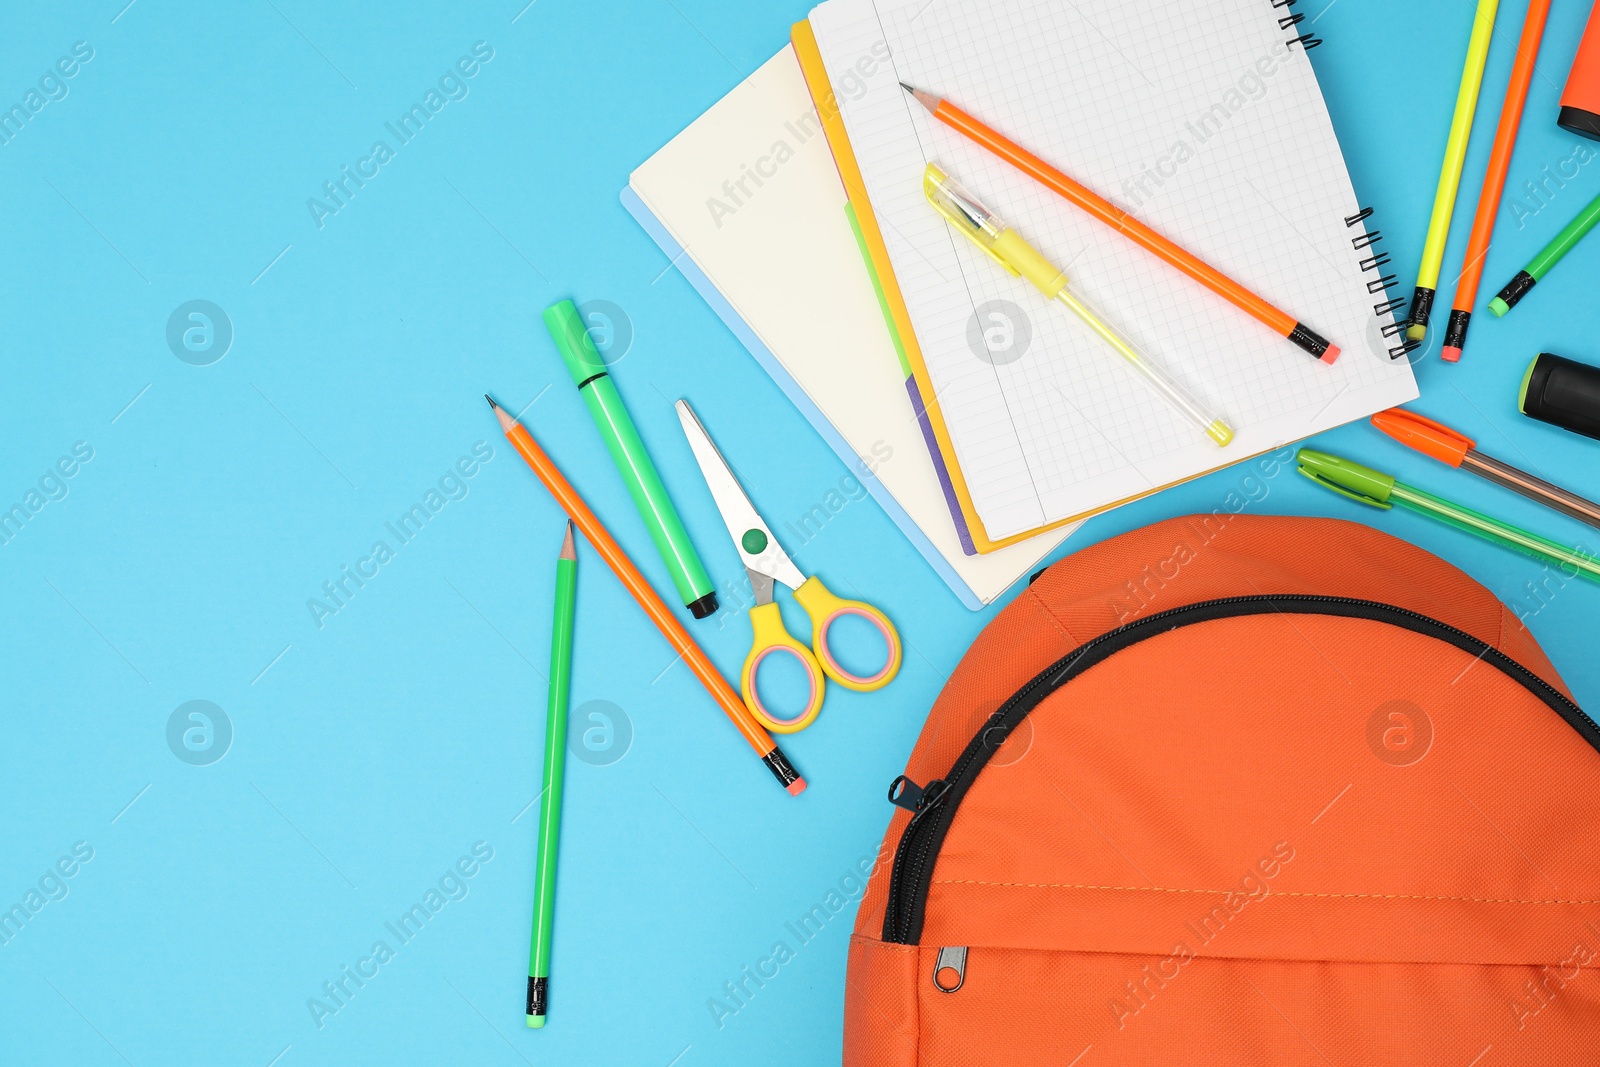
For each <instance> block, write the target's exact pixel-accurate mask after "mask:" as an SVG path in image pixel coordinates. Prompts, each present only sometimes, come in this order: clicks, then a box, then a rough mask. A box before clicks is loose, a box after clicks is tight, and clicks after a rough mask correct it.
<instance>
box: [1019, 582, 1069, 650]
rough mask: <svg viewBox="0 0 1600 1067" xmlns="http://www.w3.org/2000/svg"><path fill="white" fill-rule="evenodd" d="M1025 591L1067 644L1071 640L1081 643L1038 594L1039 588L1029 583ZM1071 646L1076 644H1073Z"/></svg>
mask: <svg viewBox="0 0 1600 1067" xmlns="http://www.w3.org/2000/svg"><path fill="white" fill-rule="evenodd" d="M1027 591H1028V595H1029V596H1031V597H1032V598H1033V602H1034V603H1035V604H1037V605H1039V610H1040V611H1042V612H1044V617H1045V618H1046V619H1048V620H1049V621H1050V625H1051V626H1054V627H1055V628H1056V629H1057V630H1059V631H1060V632H1061V636H1062V637H1065V638H1066V639H1067V641H1068V643H1069V644H1070V643H1072V642H1077V644H1080V645H1081V644H1082V643H1083V642H1081V641H1078V639H1077V637H1076V636H1074V635H1073V633H1072V631H1071V630H1069V629H1067V627H1066V625H1065V624H1064V623H1063V622H1062V621H1061V620H1060V619H1058V618H1057V617H1056V613H1055V609H1054V608H1052V607H1051V606H1050V605H1049V604H1046V603H1045V602H1044V597H1042V596H1040V595H1039V590H1037V589H1035V588H1034V587H1033V586H1031V585H1030V586H1028V590H1027ZM1073 647H1076V646H1075V645H1074V646H1073Z"/></svg>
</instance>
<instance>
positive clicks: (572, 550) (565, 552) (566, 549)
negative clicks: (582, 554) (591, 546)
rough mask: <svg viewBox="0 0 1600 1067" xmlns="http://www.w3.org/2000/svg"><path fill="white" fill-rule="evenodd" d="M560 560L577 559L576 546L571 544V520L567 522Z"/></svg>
mask: <svg viewBox="0 0 1600 1067" xmlns="http://www.w3.org/2000/svg"><path fill="white" fill-rule="evenodd" d="M561 558H562V559H577V558H578V550H577V548H576V546H574V545H573V543H572V520H571V519H568V520H567V536H566V539H565V540H563V541H562V542H561Z"/></svg>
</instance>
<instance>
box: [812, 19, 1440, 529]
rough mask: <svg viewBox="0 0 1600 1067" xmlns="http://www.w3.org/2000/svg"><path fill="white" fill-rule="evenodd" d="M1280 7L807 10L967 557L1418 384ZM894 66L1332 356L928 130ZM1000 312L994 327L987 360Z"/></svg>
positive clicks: (1333, 422) (1368, 234)
mask: <svg viewBox="0 0 1600 1067" xmlns="http://www.w3.org/2000/svg"><path fill="white" fill-rule="evenodd" d="M1292 6H1293V0H1204V2H1194V3H1184V4H1154V5H1149V4H1128V3H1126V0H1074V2H1073V3H1069V4H1062V3H1055V2H1048V0H1001V2H996V3H975V2H959V0H948V2H945V3H940V4H929V3H928V2H927V0H830V2H828V3H825V4H823V5H822V6H820V7H818V8H816V9H815V10H814V11H812V13H811V16H810V19H809V24H808V25H809V31H808V29H807V24H802V25H801V26H800V27H797V28H796V33H795V35H794V40H795V44H796V49H797V52H798V54H799V55H800V59H801V63H802V67H805V68H808V69H807V73H808V80H813V79H812V78H811V73H812V70H811V69H810V67H811V65H810V64H808V51H810V52H811V53H812V58H814V59H815V60H816V64H817V65H820V68H821V69H822V71H823V72H824V75H825V77H826V80H827V83H828V85H827V89H828V92H827V94H826V95H827V96H829V97H831V99H832V100H833V101H836V103H837V109H838V115H839V117H840V119H841V120H842V126H843V129H844V131H845V132H846V134H847V136H848V144H847V145H844V146H843V149H844V150H843V151H841V144H840V143H838V142H833V148H834V154H835V158H836V161H837V162H838V164H839V167H840V170H841V172H842V173H843V174H844V176H845V184H846V187H847V188H849V189H851V195H852V202H854V203H855V206H856V209H857V213H858V215H859V216H860V218H861V224H862V228H863V230H864V231H865V232H866V237H867V244H868V246H869V248H874V247H875V249H876V251H877V252H880V253H881V261H880V262H878V264H877V265H878V271H879V275H880V279H881V280H882V283H883V287H884V290H885V294H886V297H887V299H888V301H889V303H890V305H891V309H892V310H893V311H894V312H895V315H896V319H897V321H900V322H901V324H902V331H901V332H902V339H903V340H904V341H905V347H906V354H907V358H908V361H909V362H910V364H911V366H912V370H913V374H914V377H915V379H916V384H917V386H918V387H919V389H920V390H921V393H922V399H923V401H924V405H925V407H926V410H927V413H928V417H929V420H930V422H931V423H932V425H933V428H934V436H935V438H936V440H937V442H938V445H939V448H940V450H941V451H942V452H943V454H944V458H945V460H946V461H947V463H948V465H949V466H950V467H951V468H952V479H951V480H952V483H953V484H954V485H955V487H956V494H955V495H956V497H957V499H958V504H959V507H958V512H959V517H960V519H961V520H963V521H965V523H966V525H967V526H968V528H969V530H970V531H971V534H972V540H973V541H974V542H975V543H976V546H977V547H978V549H979V550H980V551H989V550H992V549H994V548H996V547H998V546H1000V545H1002V544H1004V543H1006V542H1008V541H1009V540H1011V539H1014V538H1016V537H1019V536H1026V535H1028V534H1032V533H1037V532H1038V531H1039V530H1041V529H1046V528H1049V527H1051V526H1055V525H1058V524H1062V523H1066V522H1070V521H1073V520H1075V519H1081V518H1083V517H1084V516H1086V515H1089V514H1093V513H1095V512H1098V511H1102V510H1105V509H1107V508H1110V507H1114V506H1116V505H1117V504H1119V503H1124V502H1126V501H1128V500H1130V499H1134V498H1137V497H1139V496H1142V495H1145V494H1147V493H1150V492H1154V491H1156V490H1158V489H1160V488H1163V487H1165V486H1168V485H1171V484H1175V483H1177V482H1180V481H1184V480H1186V479H1189V478H1193V477H1196V476H1199V475H1201V474H1204V473H1206V472H1207V471H1210V470H1213V469H1216V468H1218V467H1221V466H1224V465H1227V464H1229V463H1234V462H1237V461H1239V460H1241V459H1244V458H1246V457H1248V456H1250V455H1252V454H1256V453H1260V452H1264V451H1267V450H1270V449H1273V448H1276V447H1279V446H1281V445H1283V444H1286V443H1288V442H1290V441H1294V440H1297V439H1299V438H1302V437H1306V436H1309V435H1311V434H1314V433H1317V432H1319V431H1321V430H1325V429H1329V428H1331V427H1334V426H1337V425H1340V424H1342V423H1345V422H1349V421H1352V420H1354V419H1359V418H1362V417H1364V416H1366V415H1370V414H1371V413H1373V412H1375V411H1379V410H1382V409H1383V408H1387V407H1391V406H1393V405H1395V404H1400V403H1404V402H1406V401H1408V400H1411V399H1414V398H1415V397H1416V395H1417V391H1416V384H1415V381H1414V379H1413V378H1412V375H1411V370H1410V366H1409V364H1408V363H1407V362H1406V361H1405V360H1403V359H1398V358H1396V357H1397V356H1400V355H1403V354H1404V350H1403V348H1402V347H1401V344H1400V342H1399V341H1398V340H1397V339H1396V337H1395V334H1396V332H1397V330H1398V326H1397V325H1396V323H1395V322H1394V316H1393V310H1394V307H1393V304H1392V302H1391V300H1390V297H1389V293H1388V291H1387V287H1388V286H1389V285H1392V283H1393V279H1392V278H1389V277H1388V276H1387V275H1385V274H1384V273H1383V269H1382V268H1383V263H1382V261H1383V255H1382V253H1381V252H1380V251H1378V250H1377V247H1376V246H1377V243H1378V242H1380V241H1381V239H1382V238H1381V234H1380V233H1378V232H1377V231H1376V230H1375V229H1372V228H1370V227H1371V218H1370V213H1368V212H1366V211H1365V210H1364V209H1363V208H1362V207H1361V206H1360V204H1359V203H1358V201H1357V198H1356V195H1355V192H1354V190H1353V189H1352V187H1351V183H1350V178H1349V174H1348V172H1347V171H1346V169H1345V166H1344V161H1343V157H1342V155H1341V153H1340V150H1339V143H1338V140H1337V138H1336V137H1335V135H1334V131H1333V127H1332V124H1331V122H1330V120H1329V117H1328V111H1327V108H1326V105H1325V104H1324V102H1323V99H1322V94H1321V90H1320V88H1319V87H1318V85H1317V80H1316V75H1315V74H1314V72H1313V71H1312V69H1311V65H1310V62H1309V60H1308V59H1307V57H1306V54H1305V49H1306V48H1307V47H1308V46H1310V45H1313V44H1315V43H1316V40H1315V38H1314V37H1312V36H1311V35H1309V34H1306V33H1303V32H1301V31H1302V27H1301V26H1300V25H1298V24H1297V23H1298V22H1299V19H1300V16H1299V15H1298V14H1297V13H1295V12H1293V10H1292ZM812 34H814V45H813V42H812V41H811V40H808V38H810V37H811V35H812ZM901 82H906V83H909V84H912V85H916V86H918V87H921V88H926V89H929V90H931V91H933V92H935V93H936V94H939V95H943V96H945V97H947V98H949V99H950V100H951V101H952V102H953V103H955V104H957V105H958V106H961V107H962V108H964V109H965V110H967V111H969V112H971V113H972V114H974V115H975V116H976V117H978V118H979V119H981V120H982V121H984V122H986V123H988V124H989V125H990V126H992V127H994V128H995V129H997V130H1000V131H1001V132H1002V133H1004V134H1006V135H1007V136H1009V137H1011V138H1013V139H1014V140H1016V141H1018V142H1019V143H1021V144H1023V145H1025V146H1027V147H1028V148H1030V149H1031V150H1032V151H1034V152H1036V153H1038V154H1039V155H1041V156H1043V157H1044V158H1045V159H1047V160H1049V161H1051V162H1053V163H1055V164H1056V165H1058V166H1060V167H1061V168H1062V169H1063V170H1065V171H1067V173H1069V174H1071V175H1072V176H1073V177H1074V178H1076V179H1077V180H1078V181H1080V182H1083V183H1084V184H1086V185H1088V186H1090V187H1091V188H1093V189H1095V190H1096V191H1097V192H1099V193H1100V194H1101V195H1102V196H1105V197H1107V198H1108V199H1111V200H1112V201H1113V202H1115V203H1116V204H1117V205H1118V206H1119V207H1122V208H1123V209H1125V210H1127V211H1129V212H1131V213H1132V214H1134V215H1136V216H1137V217H1138V218H1140V219H1141V220H1143V221H1144V222H1146V223H1147V224H1149V225H1151V226H1153V227H1154V228H1155V229H1156V230H1158V231H1160V232H1162V233H1164V234H1166V235H1167V236H1168V237H1170V238H1172V239H1173V240H1175V241H1177V242H1178V243H1179V244H1181V245H1183V246H1184V247H1185V248H1187V249H1189V250H1190V251H1192V252H1194V253H1195V254H1197V255H1199V256H1200V257H1201V258H1203V259H1205V260H1207V261H1209V262H1210V263H1212V264H1213V265H1215V266H1216V267H1218V268H1219V269H1221V270H1222V271H1224V272H1225V273H1227V274H1228V275H1229V276H1231V277H1233V278H1235V279H1237V280H1238V281H1240V282H1242V283H1243V284H1245V285H1246V286H1248V287H1249V288H1251V289H1252V290H1254V291H1255V292H1257V293H1259V294H1260V295H1262V296H1263V297H1265V298H1266V299H1267V300H1269V301H1271V302H1272V303H1274V304H1275V305H1277V306H1278V307H1280V308H1283V309H1284V310H1285V311H1288V312H1289V313H1290V314H1291V315H1294V316H1295V317H1296V318H1298V319H1299V320H1301V321H1303V322H1305V323H1306V324H1307V325H1309V326H1311V327H1312V328H1313V329H1316V330H1318V331H1319V332H1321V333H1322V334H1323V335H1324V336H1326V337H1328V338H1330V339H1331V340H1332V341H1333V342H1334V343H1335V344H1338V345H1340V346H1341V348H1342V349H1343V353H1344V354H1343V355H1342V357H1341V358H1340V360H1339V361H1338V363H1337V364H1335V365H1334V366H1332V367H1329V366H1327V365H1325V364H1321V363H1318V362H1316V361H1315V360H1312V359H1310V358H1309V357H1307V356H1306V355H1305V354H1304V353H1302V352H1300V351H1299V350H1298V349H1296V348H1294V347H1293V346H1292V345H1290V344H1289V343H1288V342H1287V341H1286V340H1285V339H1283V338H1282V337H1279V336H1277V335H1275V334H1274V333H1273V332H1272V331H1271V330H1270V329H1268V328H1266V327H1265V326H1263V325H1262V324H1260V323H1259V322H1257V321H1256V320H1255V319H1253V318H1251V317H1249V316H1248V315H1246V314H1245V313H1244V312H1242V311H1240V310H1238V309H1237V308H1235V307H1233V306H1232V305H1231V304H1228V303H1226V302H1224V301H1223V300H1221V299H1220V298H1219V297H1217V296H1216V295H1215V294H1213V293H1211V292H1210V291H1209V290H1207V289H1205V288H1204V287H1202V286H1201V285H1200V284H1199V283H1197V282H1194V281H1192V280H1190V279H1189V278H1187V277H1186V276H1184V275H1182V274H1180V273H1179V272H1178V271H1177V270H1175V269H1174V268H1172V267H1171V266H1169V265H1168V264H1166V263H1165V262H1163V261H1162V260H1160V259H1158V258H1156V257H1155V256H1153V255H1152V254H1150V253H1147V252H1145V251H1144V250H1142V249H1140V248H1138V247H1137V246H1135V245H1134V244H1132V242H1130V241H1129V240H1127V239H1126V238H1124V237H1122V236H1121V235H1119V234H1117V233H1115V232H1113V231H1112V230H1111V229H1109V228H1108V227H1106V226H1104V225H1102V224H1101V223H1099V222H1097V221H1095V220H1093V219H1091V218H1089V217H1088V216H1087V215H1085V214H1083V213H1082V212H1080V211H1078V210H1077V209H1076V208H1074V207H1072V206H1071V205H1069V204H1067V203H1066V202H1065V201H1063V200H1061V199H1060V198H1058V197H1056V196H1055V195H1054V194H1053V193H1051V192H1050V191H1049V190H1047V189H1045V188H1044V187H1042V186H1039V185H1037V184H1035V183H1034V182H1032V181H1031V180H1030V179H1028V178H1026V177H1025V176H1023V175H1022V174H1020V173H1019V172H1017V171H1015V170H1013V169H1012V168H1010V167H1009V166H1007V165H1006V164H1004V163H1002V162H1000V161H999V160H997V159H996V158H994V157H993V156H991V155H990V154H988V153H987V152H985V151H984V150H983V149H981V148H978V147H977V146H975V145H973V144H972V143H971V142H969V141H967V140H966V139H965V138H963V137H962V136H960V135H959V134H957V133H955V132H954V131H952V130H950V129H948V128H947V127H944V126H943V125H942V124H939V123H937V122H936V121H934V120H933V119H932V117H931V116H929V115H928V114H927V113H926V112H925V111H924V110H923V109H922V108H921V107H920V106H918V105H917V104H916V103H915V102H914V101H913V100H911V99H910V97H909V96H907V95H906V94H905V92H904V91H903V90H902V89H901V87H900V84H899V83H901ZM818 88H819V87H818V86H817V85H816V84H815V82H814V80H813V84H812V90H813V95H814V96H817V97H818V98H819V99H821V97H822V95H823V94H819V93H818V91H817V90H818ZM930 162H935V163H938V164H939V165H940V166H942V167H943V168H944V169H945V170H946V171H948V172H949V173H950V174H951V176H952V177H954V178H956V179H957V180H958V181H960V182H962V183H963V184H965V185H966V186H967V187H968V188H969V189H971V190H972V191H973V192H974V193H975V194H976V195H977V196H978V197H979V198H980V199H982V200H984V201H985V202H986V203H987V204H988V205H989V206H990V207H991V208H992V209H994V210H995V211H996V212H997V213H998V214H999V215H1000V216H1001V217H1003V218H1005V219H1006V220H1007V221H1008V222H1010V223H1011V225H1012V226H1013V227H1015V228H1016V229H1017V230H1018V231H1019V232H1020V233H1021V234H1022V235H1023V236H1024V237H1025V238H1026V239H1027V240H1028V241H1029V242H1030V243H1031V244H1033V245H1034V246H1035V247H1036V248H1038V249H1039V251H1041V252H1042V253H1044V254H1045V255H1046V256H1047V257H1049V258H1051V259H1052V260H1053V261H1054V262H1056V263H1057V264H1058V265H1060V266H1062V267H1064V268H1066V270H1067V272H1068V274H1069V275H1070V276H1071V277H1072V283H1073V285H1074V288H1075V289H1076V290H1077V291H1079V292H1080V293H1081V294H1082V295H1083V296H1085V297H1086V298H1087V299H1088V300H1089V301H1090V302H1091V303H1093V304H1094V305H1096V306H1097V307H1099V308H1100V309H1101V310H1102V311H1103V312H1104V313H1105V314H1106V316H1107V317H1108V318H1109V319H1111V320H1112V321H1113V322H1115V323H1116V324H1117V325H1118V326H1119V327H1121V329H1122V330H1123V332H1125V333H1127V334H1128V335H1130V337H1131V338H1132V339H1133V340H1134V342H1135V343H1136V344H1137V345H1139V346H1140V347H1141V348H1143V349H1144V350H1145V351H1146V352H1148V353H1149V354H1150V355H1151V356H1152V357H1153V358H1155V359H1157V360H1160V361H1161V362H1163V363H1164V364H1165V365H1166V366H1167V368H1168V369H1169V370H1171V371H1172V372H1173V373H1174V374H1176V375H1177V376H1178V377H1179V379H1180V380H1182V381H1183V382H1184V383H1185V384H1187V385H1188V386H1189V387H1190V388H1191V389H1193V390H1194V391H1196V392H1198V393H1199V394H1200V395H1201V396H1203V397H1204V398H1205V399H1206V400H1207V401H1208V403H1209V405H1210V406H1211V407H1212V409H1213V410H1216V411H1218V412H1220V413H1222V414H1223V415H1224V416H1226V417H1227V418H1228V420H1229V421H1230V422H1231V423H1232V424H1233V426H1234V427H1235V429H1236V430H1237V431H1238V436H1237V437H1236V439H1235V440H1234V442H1233V443H1232V444H1231V445H1229V446H1228V447H1227V448H1226V449H1219V448H1217V447H1216V446H1215V445H1214V444H1212V443H1211V442H1209V441H1208V440H1206V439H1205V438H1203V437H1202V436H1200V435H1199V434H1198V433H1197V431H1195V429H1194V428H1193V427H1192V426H1191V425H1190V424H1189V423H1187V422H1185V421H1184V420H1182V419H1181V418H1178V417H1176V416H1175V415H1173V414H1172V413H1171V412H1170V411H1169V410H1168V409H1166V408H1165V407H1164V406H1163V405H1162V404H1161V402H1160V401H1159V399H1157V398H1155V397H1154V396H1153V395H1151V394H1150V393H1149V392H1148V391H1147V390H1146V389H1145V388H1144V387H1143V386H1142V385H1141V384H1140V382H1139V380H1138V379H1137V377H1136V376H1135V375H1132V374H1130V373H1128V370H1127V368H1126V366H1125V365H1123V364H1121V363H1120V362H1119V361H1118V360H1117V358H1116V357H1115V356H1114V355H1113V354H1111V353H1110V352H1109V351H1107V350H1105V349H1104V348H1103V346H1102V345H1101V344H1100V343H1099V342H1098V341H1097V340H1095V339H1094V338H1093V337H1092V336H1090V335H1089V334H1088V333H1087V331H1085V330H1083V329H1082V328H1081V326H1080V325H1079V324H1078V323H1077V322H1076V321H1075V320H1073V319H1072V318H1071V317H1070V316H1069V315H1068V314H1066V313H1065V310H1064V309H1062V308H1058V307H1056V306H1054V305H1052V304H1051V303H1050V302H1048V301H1046V300H1044V299H1043V298H1042V297H1041V296H1040V294H1039V293H1038V292H1037V291H1036V290H1034V289H1033V288H1032V287H1031V286H1029V285H1028V284H1027V283H1026V282H1025V281H1023V280H1021V279H1017V278H1012V277H1010V276H1008V275H1007V274H1006V273H1004V272H1003V271H1001V270H1000V269H999V268H998V267H997V266H996V265H995V264H994V263H993V262H991V261H990V260H988V259H987V258H985V257H984V255H983V254H982V253H981V252H980V251H979V250H978V249H976V248H974V247H972V246H971V245H970V244H969V243H967V242H966V241H964V240H963V239H962V238H961V237H960V236H959V235H956V234H954V233H952V232H950V230H949V228H948V227H947V225H946V223H945V222H944V220H943V219H942V218H940V216H939V215H937V214H936V213H935V212H934V211H933V210H932V209H931V208H930V207H929V206H928V204H927V203H926V202H925V201H924V199H923V196H922V190H921V176H922V172H923V168H924V166H925V164H927V163H930ZM852 170H855V171H857V172H858V175H857V176H853V175H852V174H851V171H852ZM853 177H854V180H853ZM877 258H880V257H879V256H877V255H875V259H877ZM995 329H999V330H1002V331H1004V330H1009V331H1011V333H1010V338H1009V339H1010V341H1011V344H1010V347H1009V350H1007V351H1006V353H1005V356H1004V358H997V357H996V353H995V351H994V346H993V345H992V344H991V340H992V335H990V334H989V331H991V330H995ZM1019 338H1021V340H1019Z"/></svg>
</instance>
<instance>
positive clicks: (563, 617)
mask: <svg viewBox="0 0 1600 1067" xmlns="http://www.w3.org/2000/svg"><path fill="white" fill-rule="evenodd" d="M577 586H578V554H577V552H576V551H575V550H574V548H573V544H572V523H571V522H568V523H567V537H566V540H565V541H563V542H562V543H561V557H560V558H559V559H558V560H556V614H555V623H554V625H553V626H552V627H551V631H550V699H549V703H548V704H547V705H546V708H545V720H544V786H543V788H541V789H540V790H539V852H538V854H537V857H536V858H535V860H534V868H533V933H532V934H531V935H529V938H528V1025H529V1026H532V1027H541V1026H543V1025H544V1017H545V1013H546V1012H547V1011H548V1010H549V999H550V935H551V931H552V929H553V926H552V920H553V918H554V915H555V903H556V845H557V843H558V841H559V840H560V837H561V780H562V778H563V777H564V776H565V773H566V766H567V694H568V692H569V691H570V688H571V684H572V629H573V627H572V621H573V612H574V608H575V607H576V605H577Z"/></svg>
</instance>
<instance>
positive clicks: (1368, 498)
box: [1295, 448, 1394, 508]
mask: <svg viewBox="0 0 1600 1067" xmlns="http://www.w3.org/2000/svg"><path fill="white" fill-rule="evenodd" d="M1295 458H1296V459H1297V460H1298V461H1299V464H1300V473H1301V474H1303V475H1305V476H1306V477H1307V478H1310V479H1311V480H1312V481H1314V482H1316V483H1317V484H1318V485H1320V486H1322V487H1323V488H1324V489H1332V490H1333V491H1334V492H1335V493H1340V494H1342V495H1344V496H1347V497H1349V498H1350V499H1351V500H1357V501H1360V502H1361V503H1363V504H1370V505H1372V506H1373V507H1375V508H1388V507H1391V506H1392V505H1390V503H1389V494H1390V493H1392V492H1393V491H1394V477H1393V475H1389V474H1380V473H1379V472H1378V471H1375V470H1373V469H1372V468H1371V467H1364V466H1362V465H1361V464H1359V463H1356V462H1353V461H1352V460H1348V459H1345V458H1343V457H1342V456H1333V455H1329V454H1328V453H1326V452H1318V451H1316V450H1314V449H1310V448H1302V449H1301V450H1300V451H1299V452H1298V453H1297V454H1296V456H1295Z"/></svg>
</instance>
